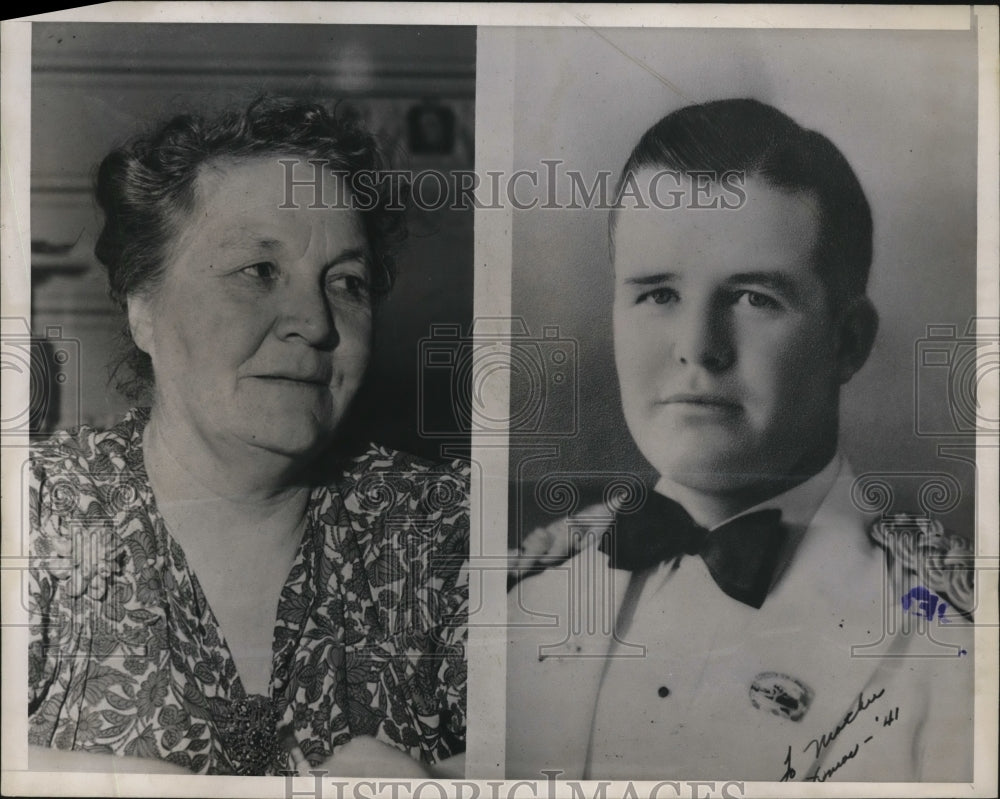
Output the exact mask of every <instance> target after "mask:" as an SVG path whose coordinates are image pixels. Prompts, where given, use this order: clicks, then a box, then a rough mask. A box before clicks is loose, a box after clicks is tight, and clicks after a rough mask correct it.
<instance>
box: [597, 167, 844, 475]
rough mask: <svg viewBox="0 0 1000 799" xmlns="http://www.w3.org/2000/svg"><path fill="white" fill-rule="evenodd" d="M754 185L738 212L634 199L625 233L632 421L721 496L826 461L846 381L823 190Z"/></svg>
mask: <svg viewBox="0 0 1000 799" xmlns="http://www.w3.org/2000/svg"><path fill="white" fill-rule="evenodd" d="M654 174H655V170H649V171H642V172H639V173H638V175H637V176H636V178H637V180H636V183H637V185H638V186H640V187H643V186H649V185H650V183H649V181H650V179H651V178H652V177H653V175H654ZM689 188H690V186H689ZM744 189H745V191H746V197H747V200H746V202H745V203H744V204H743V205H742V206H741V207H740V208H738V209H731V208H728V209H727V208H725V207H719V208H715V209H709V208H691V207H690V205H691V203H690V202H687V201H686V202H684V203H682V204H681V207H678V208H676V209H672V210H664V209H660V208H656V207H655V206H652V207H650V208H647V209H642V208H635V207H632V208H623V209H621V210H619V211H618V212H617V225H616V230H615V239H614V242H615V259H614V268H615V301H614V337H615V360H616V363H617V366H618V377H619V381H620V385H621V397H622V405H623V408H624V412H625V419H626V421H627V422H628V426H629V429H630V431H631V433H632V436H633V438H634V439H635V442H636V444H637V445H638V446H639V449H640V450H641V451H642V453H643V454H644V455H645V457H646V458H647V459H648V460H649V461H650V463H651V464H652V465H653V466H654V467H655V468H656V469H657V470H658V471H659V472H660V474H661V475H663V476H664V477H666V478H668V479H669V480H672V481H674V482H676V483H679V484H681V485H684V486H687V487H689V488H692V489H695V490H699V491H703V492H706V493H710V494H718V495H725V494H735V493H737V492H743V491H746V490H747V489H751V490H752V488H753V487H754V486H755V485H762V484H764V483H767V482H770V481H773V480H775V479H778V480H781V479H784V478H785V477H788V476H793V475H803V476H804V475H808V474H811V473H812V472H814V471H816V470H818V469H819V468H821V467H822V466H823V465H824V462H825V459H826V458H827V457H829V456H830V455H832V454H833V447H834V446H835V445H836V436H837V411H838V394H839V386H840V384H841V382H843V379H844V378H843V363H842V356H841V354H840V353H839V350H840V346H839V344H838V339H839V338H840V336H839V335H838V331H837V326H836V324H835V321H834V318H833V314H832V311H831V308H830V307H829V303H828V300H827V295H826V291H825V288H824V286H823V284H822V282H821V281H820V278H819V275H818V274H817V272H816V269H815V266H814V263H813V257H812V253H813V249H814V244H815V243H816V240H817V236H818V233H819V221H818V219H817V214H816V209H815V207H814V205H813V204H812V202H811V198H810V197H809V196H808V195H806V194H793V193H788V192H783V191H781V190H779V189H775V188H773V187H771V186H769V185H767V184H766V183H765V182H763V181H760V180H756V179H753V178H750V179H748V180H747V181H746V183H745V185H744ZM687 196H688V198H690V197H691V194H690V192H689V193H688V195H687ZM729 199H731V198H729ZM699 203H700V204H701V205H706V204H707V203H706V201H705V198H704V196H701V197H700V198H699ZM817 461H822V462H817Z"/></svg>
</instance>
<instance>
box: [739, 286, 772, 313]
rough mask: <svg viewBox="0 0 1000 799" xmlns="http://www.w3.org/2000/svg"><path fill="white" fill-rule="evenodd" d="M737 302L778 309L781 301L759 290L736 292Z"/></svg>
mask: <svg viewBox="0 0 1000 799" xmlns="http://www.w3.org/2000/svg"><path fill="white" fill-rule="evenodd" d="M736 302H737V303H743V304H745V305H749V306H750V307H751V308H767V309H772V310H777V309H779V308H780V307H781V303H780V302H778V301H777V300H776V299H774V298H773V297H769V296H767V295H766V294H761V293H760V292H759V291H740V292H737V294H736Z"/></svg>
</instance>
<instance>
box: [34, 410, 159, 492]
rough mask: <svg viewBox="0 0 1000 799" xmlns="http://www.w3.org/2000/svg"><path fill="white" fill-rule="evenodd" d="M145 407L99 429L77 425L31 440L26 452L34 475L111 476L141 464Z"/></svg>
mask: <svg viewBox="0 0 1000 799" xmlns="http://www.w3.org/2000/svg"><path fill="white" fill-rule="evenodd" d="M147 420H148V410H147V409H144V408H136V409H133V410H131V411H129V412H128V413H127V414H126V415H125V417H124V418H123V419H122V420H121V421H120V422H118V423H117V424H115V425H113V426H111V427H108V428H105V429H101V428H96V427H92V426H90V425H80V426H79V427H74V428H71V429H68V430H60V431H58V432H55V433H53V434H52V435H51V436H49V437H48V438H46V439H43V440H41V441H37V442H33V443H32V445H31V450H30V453H29V460H30V463H31V469H32V472H33V473H34V475H35V477H36V478H37V477H42V476H45V477H54V476H64V477H66V476H73V475H76V476H79V477H80V478H81V479H83V478H85V477H86V476H90V477H93V478H96V479H113V478H114V477H116V476H117V475H118V474H120V473H122V472H126V471H135V470H137V469H141V468H142V450H141V443H142V431H143V429H144V428H145V424H146V421H147Z"/></svg>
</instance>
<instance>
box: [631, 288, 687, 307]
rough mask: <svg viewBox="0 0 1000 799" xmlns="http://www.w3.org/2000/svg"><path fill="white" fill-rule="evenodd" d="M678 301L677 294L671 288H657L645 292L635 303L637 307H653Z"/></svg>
mask: <svg viewBox="0 0 1000 799" xmlns="http://www.w3.org/2000/svg"><path fill="white" fill-rule="evenodd" d="M676 300H677V292H676V291H674V290H673V289H669V288H663V287H661V288H656V289H652V290H651V291H644V292H643V293H642V294H640V295H639V296H638V297H637V298H636V301H635V304H636V305H642V304H644V303H648V304H653V305H666V304H667V303H671V302H674V301H676Z"/></svg>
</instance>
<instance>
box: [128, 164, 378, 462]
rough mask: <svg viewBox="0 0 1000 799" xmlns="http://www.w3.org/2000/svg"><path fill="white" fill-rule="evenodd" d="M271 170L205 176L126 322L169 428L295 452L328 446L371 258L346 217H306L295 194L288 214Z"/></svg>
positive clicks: (344, 391)
mask: <svg viewBox="0 0 1000 799" xmlns="http://www.w3.org/2000/svg"><path fill="white" fill-rule="evenodd" d="M278 161H279V157H277V156H276V157H264V156H261V157H254V158H244V159H239V160H232V161H222V160H220V161H218V162H214V163H213V164H211V165H209V166H208V167H206V168H203V169H202V171H201V173H200V174H199V176H198V179H197V184H196V185H197V192H196V204H195V209H194V211H193V212H192V213H190V214H189V215H188V216H187V219H186V221H184V222H182V223H181V226H180V227H181V234H180V236H179V237H178V239H177V240H175V241H174V243H173V246H172V247H171V248H170V252H169V253H168V255H167V263H166V268H165V270H164V276H163V281H162V283H161V285H160V286H159V287H158V288H156V289H155V290H154V291H153V292H152V293H151V295H150V296H148V297H141V296H135V297H130V298H129V322H130V324H131V326H132V331H133V337H134V338H135V340H136V343H137V344H138V345H139V347H140V348H141V349H143V350H144V351H145V352H146V353H148V354H149V356H150V357H151V358H152V361H153V372H154V375H155V381H156V385H155V406H154V407H155V411H154V412H155V414H156V415H157V417H158V418H159V419H161V420H163V422H164V427H165V428H166V429H175V430H176V429H178V426H180V428H179V429H180V430H182V431H185V432H187V433H189V434H194V435H197V436H198V437H200V438H201V439H202V440H203V441H205V442H206V443H207V444H208V445H209V446H211V447H213V448H221V449H222V450H223V451H226V450H229V449H231V448H232V447H233V445H239V444H242V445H247V446H251V447H255V448H261V449H264V450H268V451H270V452H274V453H280V454H283V455H289V456H293V457H294V456H298V455H302V454H306V453H309V452H311V451H314V450H315V449H316V448H317V447H319V446H321V445H322V444H323V443H325V442H326V441H328V440H329V438H330V436H331V434H332V433H333V431H334V430H335V429H336V427H337V425H338V424H339V422H340V421H341V419H343V417H344V414H345V412H346V410H347V408H348V406H349V404H350V402H351V400H352V399H353V397H354V395H355V393H356V392H357V390H358V387H359V386H360V384H361V381H362V378H363V376H364V373H365V368H366V366H367V364H368V356H369V351H370V344H371V332H372V308H371V298H370V295H369V290H368V289H369V267H368V263H369V250H368V246H367V240H366V237H365V233H364V229H363V227H362V224H361V219H360V216H359V215H358V213H357V212H356V211H353V210H349V209H347V208H328V207H325V208H310V207H309V204H310V203H311V200H309V198H308V197H305V198H304V199H303V197H304V195H306V194H308V192H305V191H303V190H302V189H301V187H300V188H299V191H297V192H296V193H295V198H296V199H299V200H301V202H300V203H299V205H298V206H297V207H289V206H290V205H292V203H291V202H290V201H289V199H290V198H289V197H288V196H286V189H287V188H288V187H287V186H286V178H285V170H284V168H283V167H282V166H281V164H279V162H278ZM325 180H326V185H325V186H324V187H323V192H324V195H325V196H328V197H332V196H335V188H336V187H335V185H334V184H335V181H336V180H337V178H335V177H334V176H332V175H326V177H325ZM307 188H308V187H307ZM342 205H346V204H345V203H342ZM282 206H285V207H282ZM237 449H238V447H237Z"/></svg>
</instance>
